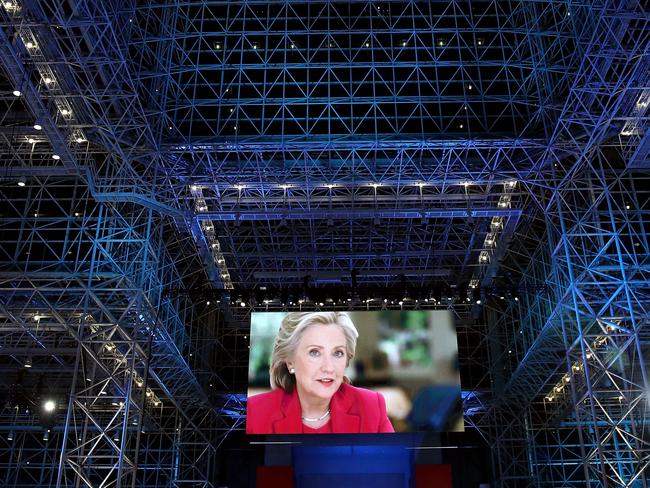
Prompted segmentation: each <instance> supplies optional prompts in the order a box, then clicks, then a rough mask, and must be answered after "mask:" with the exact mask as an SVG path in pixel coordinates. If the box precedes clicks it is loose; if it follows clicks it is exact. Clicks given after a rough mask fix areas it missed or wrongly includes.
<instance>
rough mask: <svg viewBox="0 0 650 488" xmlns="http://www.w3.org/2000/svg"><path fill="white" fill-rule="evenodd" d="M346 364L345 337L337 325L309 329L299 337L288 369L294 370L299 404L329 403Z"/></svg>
mask: <svg viewBox="0 0 650 488" xmlns="http://www.w3.org/2000/svg"><path fill="white" fill-rule="evenodd" d="M346 363H347V353H346V349H345V335H344V334H343V330H342V329H341V327H340V326H338V325H312V326H311V327H309V328H308V329H307V330H305V332H304V333H303V334H302V337H301V339H300V341H299V342H298V346H297V347H296V350H295V351H294V353H293V358H292V361H290V362H289V363H288V366H289V367H290V368H291V367H292V368H294V369H295V370H296V372H295V376H296V387H297V388H298V395H300V399H301V400H303V401H309V400H315V401H322V400H329V399H330V398H332V395H334V393H336V391H337V390H338V389H339V387H340V386H341V383H342V382H343V374H344V372H345V366H346Z"/></svg>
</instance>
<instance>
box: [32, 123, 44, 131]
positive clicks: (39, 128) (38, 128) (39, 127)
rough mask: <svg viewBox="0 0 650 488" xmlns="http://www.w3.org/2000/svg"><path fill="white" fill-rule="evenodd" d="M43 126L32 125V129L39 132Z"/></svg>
mask: <svg viewBox="0 0 650 488" xmlns="http://www.w3.org/2000/svg"><path fill="white" fill-rule="evenodd" d="M42 128H43V126H42V125H41V124H34V129H35V130H41V129H42Z"/></svg>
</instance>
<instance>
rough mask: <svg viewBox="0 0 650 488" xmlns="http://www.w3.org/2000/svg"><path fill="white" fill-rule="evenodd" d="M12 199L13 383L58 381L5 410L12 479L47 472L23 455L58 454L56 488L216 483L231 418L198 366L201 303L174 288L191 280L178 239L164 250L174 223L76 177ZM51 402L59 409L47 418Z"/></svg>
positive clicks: (7, 338)
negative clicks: (222, 421)
mask: <svg viewBox="0 0 650 488" xmlns="http://www.w3.org/2000/svg"><path fill="white" fill-rule="evenodd" d="M37 182H38V183H39V186H36V183H37ZM3 201H4V202H5V203H6V208H5V211H4V212H3V216H2V219H0V222H1V224H0V225H1V226H2V235H3V239H2V249H3V260H2V261H3V265H2V269H1V270H0V289H1V290H2V300H1V301H0V317H1V318H2V335H1V338H2V351H3V355H2V357H3V362H2V366H3V368H7V370H8V371H9V372H10V374H9V376H8V378H7V379H6V381H7V383H5V382H4V380H3V389H4V388H8V387H9V385H10V384H11V381H19V383H18V384H20V381H25V382H34V381H35V379H34V376H33V375H35V374H39V375H40V377H41V380H40V381H41V382H42V381H43V378H49V380H50V381H51V383H50V384H42V385H40V386H39V387H37V390H38V391H37V392H36V393H35V395H36V396H34V394H31V395H27V396H26V397H15V398H9V397H8V398H7V403H6V404H5V405H4V406H3V408H4V410H3V413H2V415H3V418H4V419H5V422H3V427H2V435H3V436H4V439H3V443H6V444H5V447H4V450H3V454H2V456H3V457H2V459H3V461H2V462H3V463H5V465H6V466H7V476H8V478H7V483H8V486H23V483H27V484H29V483H30V482H31V481H30V480H33V479H34V472H35V471H36V469H37V466H33V465H32V462H30V463H29V465H27V464H24V463H22V462H21V460H20V456H18V457H16V453H22V452H23V450H25V451H24V452H25V455H27V456H31V455H32V454H30V453H31V452H38V451H39V450H46V451H47V450H52V449H54V450H55V452H57V455H56V459H57V462H56V465H53V466H51V467H50V468H51V469H52V470H53V472H54V473H56V474H55V475H53V476H52V479H51V483H52V484H53V486H54V485H55V486H62V487H63V486H96V485H98V484H101V485H103V486H124V485H125V484H127V483H128V484H129V485H130V486H160V484H161V483H162V484H168V483H177V484H180V485H182V484H183V483H187V482H189V481H191V482H193V483H202V484H201V485H200V486H211V483H212V481H211V478H210V473H211V470H212V469H213V467H212V463H213V461H214V447H213V446H212V441H211V440H210V439H209V438H208V437H206V433H205V431H204V429H209V428H211V426H216V425H217V420H218V419H217V416H216V415H215V414H211V409H210V405H209V401H208V398H207V396H206V394H205V393H204V390H203V387H202V386H201V384H200V383H199V382H198V380H197V378H196V376H195V374H194V372H193V371H192V370H191V368H190V364H191V362H193V359H192V355H190V356H188V351H187V347H188V344H187V342H188V337H187V330H186V324H185V317H184V316H185V314H187V313H188V309H187V304H185V303H184V302H183V300H182V299H179V298H178V297H177V298H172V297H171V296H165V294H164V293H163V288H164V286H179V283H180V279H181V277H180V275H178V267H177V266H178V265H179V264H181V263H180V261H179V262H178V263H177V262H175V261H173V260H172V259H171V258H170V256H169V255H168V254H167V253H168V252H169V249H174V245H173V244H172V243H169V244H168V247H159V246H161V245H162V243H163V242H164V241H163V234H162V232H163V231H164V225H163V222H162V221H158V222H157V223H156V222H154V221H153V215H152V212H151V210H149V209H146V208H144V207H132V206H129V204H125V205H122V206H117V205H113V206H110V205H104V204H97V203H96V202H94V201H93V200H92V199H90V198H89V194H88V189H87V187H86V186H85V185H83V184H82V183H81V184H80V183H79V182H78V181H75V180H69V179H57V178H49V179H44V180H40V179H37V178H33V179H31V180H30V184H29V185H26V186H25V187H22V188H21V187H12V188H11V189H4V190H3ZM20 232H24V233H25V234H26V237H25V238H23V239H19V238H18V237H17V234H18V233H20ZM154 235H158V238H153V237H152V236H154ZM16 365H18V369H19V371H22V372H21V373H20V377H23V378H24V380H20V379H17V378H16V376H15V370H16ZM26 365H29V368H28V367H27V366H26ZM51 368H55V369H54V371H58V373H54V371H50V369H51ZM53 373H54V374H53ZM5 391H7V390H5ZM48 397H51V398H54V399H55V400H56V402H57V403H58V412H55V413H54V414H52V416H51V417H48V419H47V423H45V424H44V423H43V422H45V418H44V417H43V415H42V414H41V413H40V412H41V408H42V405H41V403H42V401H43V400H44V399H45V398H48ZM26 410H29V412H28V411H26ZM39 417H41V421H39V420H38V418H39ZM39 436H42V437H43V438H42V439H41V440H40V441H39V439H38V437H39ZM10 437H11V439H9V438H10ZM45 460H46V458H43V462H45ZM34 464H36V463H35V462H34ZM39 469H41V470H42V469H43V465H42V464H41V466H40V468H39ZM201 480H202V481H201Z"/></svg>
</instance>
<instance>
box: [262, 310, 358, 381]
mask: <svg viewBox="0 0 650 488" xmlns="http://www.w3.org/2000/svg"><path fill="white" fill-rule="evenodd" d="M313 325H338V326H339V327H341V330H342V331H343V335H344V336H345V349H346V353H347V364H348V365H349V364H350V360H351V359H352V358H353V357H354V353H355V351H356V348H357V338H358V337H359V333H358V332H357V329H356V327H355V326H354V324H353V323H352V320H351V319H350V316H349V315H348V314H347V313H346V312H290V313H288V314H287V315H286V316H285V317H284V319H282V324H280V330H278V333H277V335H276V336H275V343H274V344H273V352H272V353H271V367H270V369H269V372H270V376H271V388H273V389H276V388H282V389H283V390H284V391H286V392H292V391H293V387H294V386H295V384H296V379H295V377H294V375H292V374H290V373H289V369H288V367H287V361H288V360H289V358H290V357H291V355H292V354H293V352H294V351H295V350H296V346H298V342H300V339H301V337H302V335H303V333H304V332H305V331H306V330H307V329H308V328H309V327H311V326H313ZM343 381H344V382H346V383H349V382H350V380H349V379H348V378H347V377H344V378H343Z"/></svg>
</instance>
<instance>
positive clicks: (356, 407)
mask: <svg viewBox="0 0 650 488" xmlns="http://www.w3.org/2000/svg"><path fill="white" fill-rule="evenodd" d="M330 411H331V418H330V423H331V427H332V432H333V433H335V434H343V433H350V434H353V433H354V434H356V433H373V432H394V429H393V426H392V425H391V423H390V420H388V417H387V416H386V401H385V400H384V397H383V396H382V395H381V394H380V393H377V392H375V391H372V390H366V389H364V388H356V387H354V386H351V385H348V384H345V383H344V384H342V385H341V387H340V388H339V390H338V391H337V392H336V393H334V396H332V400H331V402H330ZM246 433H247V434H302V420H301V419H300V399H299V398H298V392H297V389H296V388H294V389H293V393H287V392H286V391H284V390H283V389H282V388H276V389H275V390H273V391H270V392H268V393H261V394H259V395H255V396H252V397H250V398H249V399H248V409H247V418H246Z"/></svg>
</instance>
